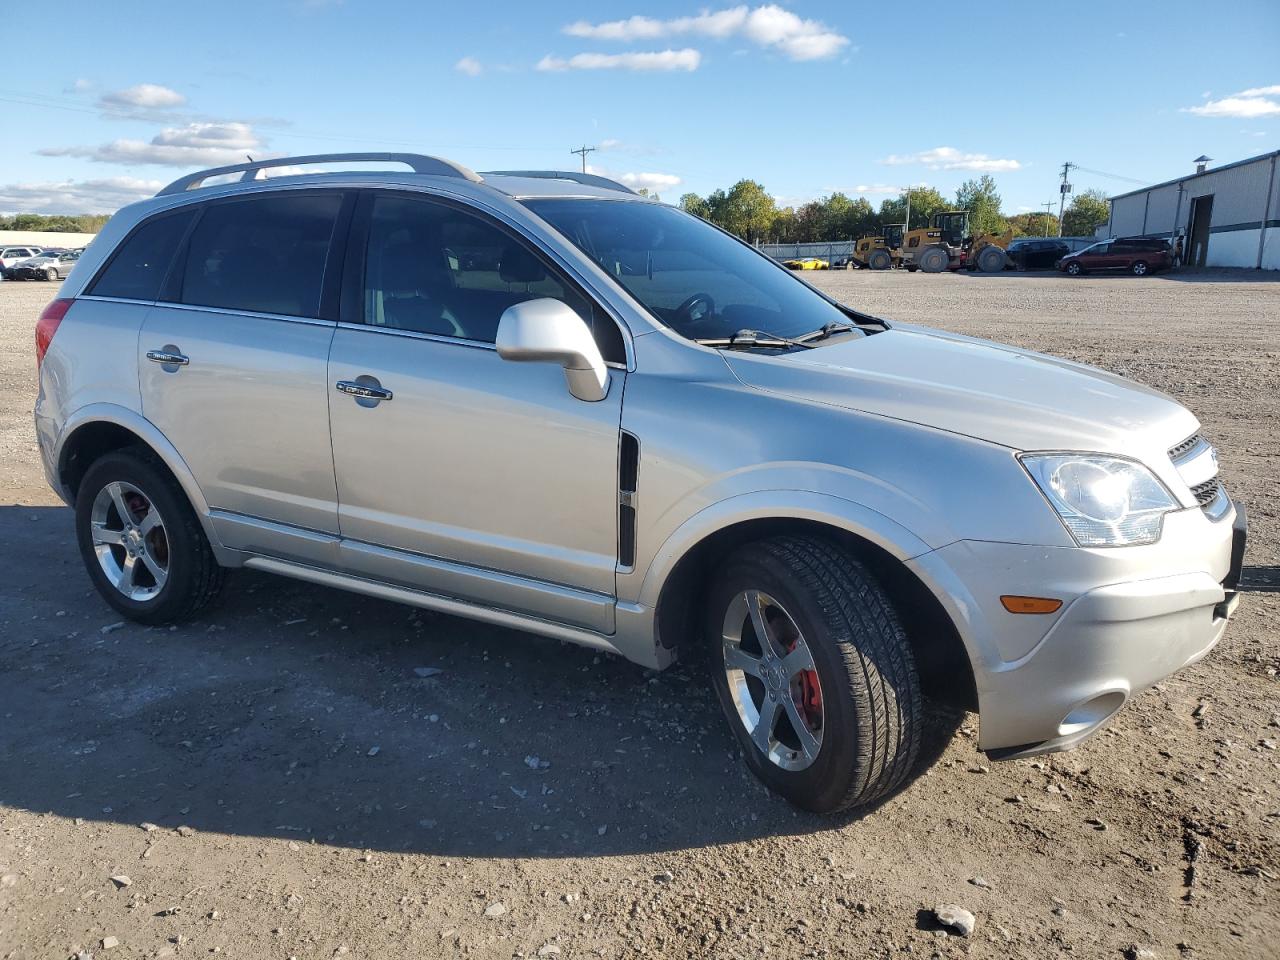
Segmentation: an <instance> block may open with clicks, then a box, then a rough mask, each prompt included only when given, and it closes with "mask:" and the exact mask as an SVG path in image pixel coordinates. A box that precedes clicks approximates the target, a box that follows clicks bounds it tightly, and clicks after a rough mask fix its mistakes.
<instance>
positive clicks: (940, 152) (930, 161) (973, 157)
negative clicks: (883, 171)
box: [880, 147, 1022, 173]
mask: <svg viewBox="0 0 1280 960" xmlns="http://www.w3.org/2000/svg"><path fill="white" fill-rule="evenodd" d="M880 162H881V163H884V164H888V165H889V166H891V167H896V166H906V165H909V164H922V165H923V166H926V167H929V168H930V169H931V170H978V171H981V172H983V173H995V172H998V171H1001V170H1018V169H1021V167H1022V164H1020V163H1019V162H1018V161H1017V160H1008V159H999V158H996V157H989V156H987V155H986V154H985V153H962V152H961V151H959V150H957V149H956V148H955V147H934V148H933V149H932V150H922V151H920V152H919V153H909V154H892V155H890V156H888V157H885V158H884V159H883V160H881V161H880Z"/></svg>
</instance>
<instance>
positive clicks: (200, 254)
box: [179, 192, 342, 317]
mask: <svg viewBox="0 0 1280 960" xmlns="http://www.w3.org/2000/svg"><path fill="white" fill-rule="evenodd" d="M341 206H342V195H341V194H339V193H336V192H335V193H311V194H281V195H274V196H265V197H253V198H251V199H248V200H237V201H234V202H231V203H212V204H210V205H209V206H207V207H206V208H205V210H204V214H203V216H201V218H200V222H199V223H198V224H196V228H195V230H194V231H193V232H192V234H191V244H190V247H189V248H188V252H187V263H186V270H185V272H184V274H183V278H182V293H181V295H180V297H179V299H180V300H181V302H182V303H189V304H192V305H194V306H200V307H221V308H223V309H226V310H249V311H255V312H257V313H278V314H282V315H284V316H289V317H314V316H316V314H317V313H319V310H320V289H321V285H322V282H323V280H324V264H325V259H326V258H327V257H328V255H329V239H330V237H331V236H332V234H333V225H334V222H335V221H336V220H337V217H338V210H339V208H340V207H341Z"/></svg>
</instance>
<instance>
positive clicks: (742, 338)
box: [693, 330, 813, 350]
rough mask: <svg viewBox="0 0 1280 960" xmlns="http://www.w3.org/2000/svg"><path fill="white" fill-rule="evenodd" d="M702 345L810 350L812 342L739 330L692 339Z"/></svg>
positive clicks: (761, 331) (755, 331) (763, 332)
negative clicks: (727, 335)
mask: <svg viewBox="0 0 1280 960" xmlns="http://www.w3.org/2000/svg"><path fill="white" fill-rule="evenodd" d="M693 342H694V343H699V344H701V345H702V346H704V347H728V348H730V349H732V348H733V347H801V348H803V349H805V350H812V349H813V344H811V343H805V342H804V341H803V340H792V339H791V338H790V337H780V336H777V335H776V334H772V333H768V332H766V331H764V330H739V331H738V332H737V333H735V334H734V335H733V336H732V337H715V338H707V339H701V340H694V341H693Z"/></svg>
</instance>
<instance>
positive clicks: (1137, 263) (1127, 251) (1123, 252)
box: [1058, 237, 1170, 277]
mask: <svg viewBox="0 0 1280 960" xmlns="http://www.w3.org/2000/svg"><path fill="white" fill-rule="evenodd" d="M1169 262H1170V260H1169V241H1168V240H1159V239H1155V240H1153V239H1149V238H1146V237H1117V238H1116V239H1114V240H1103V241H1101V242H1100V243H1095V244H1094V245H1093V246H1091V247H1085V248H1084V249H1083V250H1081V251H1080V252H1079V253H1073V254H1070V255H1068V256H1065V257H1063V258H1062V259H1061V260H1059V261H1058V269H1059V270H1064V271H1066V272H1067V273H1069V274H1071V276H1073V277H1078V276H1079V275H1080V274H1082V273H1088V272H1089V271H1091V270H1127V271H1128V272H1129V273H1132V274H1133V275H1134V276H1135V277H1141V276H1145V275H1146V274H1148V273H1154V272H1155V271H1157V270H1168V269H1169Z"/></svg>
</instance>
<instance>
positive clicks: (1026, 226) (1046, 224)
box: [1007, 211, 1058, 237]
mask: <svg viewBox="0 0 1280 960" xmlns="http://www.w3.org/2000/svg"><path fill="white" fill-rule="evenodd" d="M1007 222H1008V224H1009V226H1010V227H1011V228H1012V229H1013V235H1014V236H1015V237H1056V236H1057V235H1058V217H1057V215H1056V214H1052V213H1045V212H1044V211H1041V212H1040V213H1015V214H1014V215H1013V216H1011V217H1009V218H1008V221H1007Z"/></svg>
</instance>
